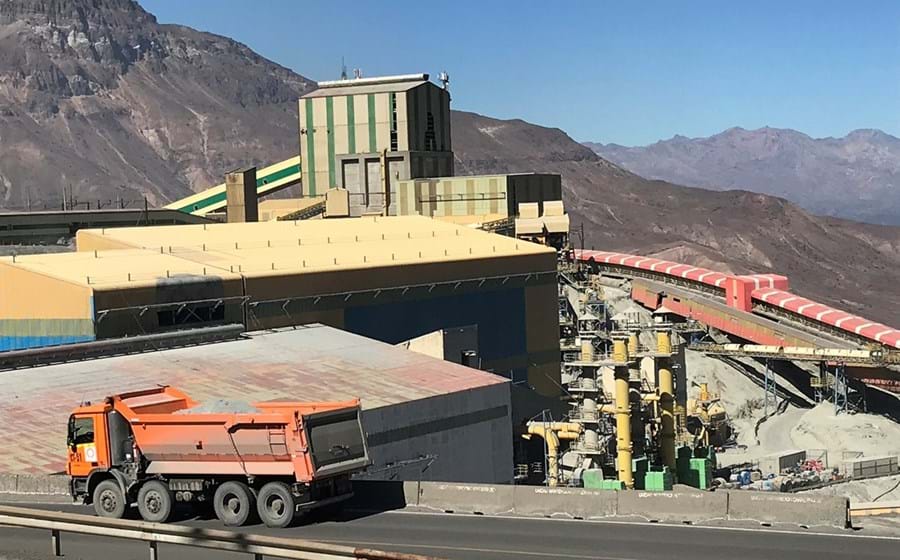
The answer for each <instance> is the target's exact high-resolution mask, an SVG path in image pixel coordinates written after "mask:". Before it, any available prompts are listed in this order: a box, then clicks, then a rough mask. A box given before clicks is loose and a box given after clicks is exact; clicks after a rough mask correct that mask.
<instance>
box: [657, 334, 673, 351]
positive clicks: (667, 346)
mask: <svg viewBox="0 0 900 560" xmlns="http://www.w3.org/2000/svg"><path fill="white" fill-rule="evenodd" d="M656 352H657V353H658V354H671V353H672V338H671V337H670V336H669V333H668V331H657V333H656Z"/></svg>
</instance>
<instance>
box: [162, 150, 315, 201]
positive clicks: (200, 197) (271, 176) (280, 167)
mask: <svg viewBox="0 0 900 560" xmlns="http://www.w3.org/2000/svg"><path fill="white" fill-rule="evenodd" d="M299 182H300V156H295V157H292V158H288V159H286V160H284V161H280V162H278V163H276V164H274V165H270V166H268V167H263V168H262V169H260V170H258V171H257V172H256V194H257V195H258V196H260V197H263V196H266V195H269V194H272V193H275V192H278V191H280V190H282V189H286V188H288V187H290V186H292V185H296V184H298V183H299ZM166 208H167V209H169V210H179V211H181V212H185V213H187V214H193V215H195V216H205V215H207V214H209V213H210V212H215V211H216V210H221V209H222V208H225V183H221V184H219V185H216V186H215V187H212V188H211V189H206V190H205V191H203V192H199V193H197V194H194V195H191V196H189V197H187V198H182V199H181V200H176V201H175V202H173V203H172V204H169V205H168V206H166Z"/></svg>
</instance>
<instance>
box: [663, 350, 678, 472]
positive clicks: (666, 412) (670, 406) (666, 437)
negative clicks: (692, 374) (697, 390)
mask: <svg viewBox="0 0 900 560" xmlns="http://www.w3.org/2000/svg"><path fill="white" fill-rule="evenodd" d="M659 418H660V423H661V424H662V429H661V430H660V432H661V433H660V439H661V441H660V447H659V454H660V458H661V459H662V463H663V465H665V466H667V467H669V468H670V469H672V472H675V380H674V377H673V376H672V369H671V365H670V364H669V359H668V358H662V359H661V360H660V365H659Z"/></svg>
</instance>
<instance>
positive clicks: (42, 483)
mask: <svg viewBox="0 0 900 560" xmlns="http://www.w3.org/2000/svg"><path fill="white" fill-rule="evenodd" d="M68 493H69V479H68V477H66V476H63V475H38V474H0V494H34V495H38V496H61V495H67V494H68Z"/></svg>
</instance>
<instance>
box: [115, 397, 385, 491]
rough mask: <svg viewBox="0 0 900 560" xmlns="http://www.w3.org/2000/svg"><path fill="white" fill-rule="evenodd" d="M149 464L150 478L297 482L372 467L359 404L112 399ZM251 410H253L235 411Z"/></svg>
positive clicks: (147, 398) (348, 402) (185, 398)
mask: <svg viewBox="0 0 900 560" xmlns="http://www.w3.org/2000/svg"><path fill="white" fill-rule="evenodd" d="M111 400H112V405H113V407H114V408H115V410H116V411H117V412H119V413H120V414H121V415H122V416H123V417H124V418H125V419H126V420H127V421H128V423H129V424H130V425H131V429H132V433H133V435H134V440H135V444H136V446H137V447H138V449H139V451H140V453H141V454H142V456H143V457H144V459H146V460H147V461H149V465H148V466H147V469H146V472H147V473H148V474H165V475H185V476H189V475H252V476H286V477H287V476H290V477H291V478H293V479H294V480H296V481H297V482H310V481H311V480H313V479H314V478H317V477H324V476H331V475H336V474H342V473H347V472H357V471H359V470H361V469H362V468H364V467H365V466H366V465H367V464H368V453H367V449H366V445H365V435H364V433H363V430H362V426H361V424H360V418H359V415H360V407H359V401H358V400H354V401H347V402H336V403H297V402H268V403H253V404H252V405H250V408H251V409H252V410H254V411H253V412H215V413H205V412H195V411H193V410H192V409H194V408H197V409H202V407H200V406H198V404H197V403H195V402H193V401H192V400H191V399H190V398H188V397H187V395H185V394H183V393H181V392H180V391H177V390H175V389H173V388H171V387H162V388H159V389H154V390H151V391H141V392H138V393H129V394H123V395H118V396H114V397H111ZM233 408H236V409H238V410H247V409H248V406H247V405H246V404H244V405H241V406H237V407H233Z"/></svg>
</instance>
